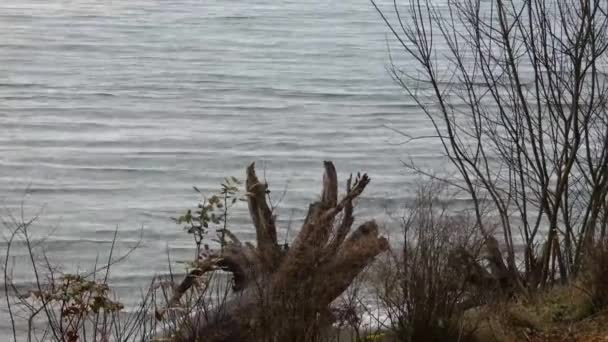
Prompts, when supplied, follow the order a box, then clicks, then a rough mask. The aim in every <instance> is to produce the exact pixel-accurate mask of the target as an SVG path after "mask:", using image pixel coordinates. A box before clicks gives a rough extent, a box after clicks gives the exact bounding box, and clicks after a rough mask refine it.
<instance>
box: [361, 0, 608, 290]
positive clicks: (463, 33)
mask: <svg viewBox="0 0 608 342" xmlns="http://www.w3.org/2000/svg"><path fill="white" fill-rule="evenodd" d="M371 1H372V3H373V5H374V7H375V8H376V9H377V11H378V12H379V13H380V15H381V17H382V19H383V20H384V22H385V23H386V24H387V25H388V27H389V29H390V31H391V32H392V34H393V35H394V37H395V38H396V41H397V44H398V46H399V48H400V50H401V49H402V50H401V51H403V54H400V55H395V53H394V50H393V51H392V53H391V67H390V71H391V74H392V76H393V77H394V79H395V80H396V81H397V82H398V83H399V84H400V85H401V87H402V88H403V89H404V90H405V92H406V93H407V94H408V95H409V96H411V98H413V99H414V100H415V101H416V102H417V104H418V105H419V107H420V108H421V109H422V111H423V112H424V113H425V114H426V116H427V117H428V119H429V122H430V124H431V125H432V126H433V128H434V131H435V133H436V135H435V136H436V138H437V139H438V140H439V141H440V143H441V146H442V152H443V153H444V154H445V156H446V157H447V158H449V161H450V162H451V164H452V165H453V166H454V167H455V168H456V170H457V174H458V175H459V176H460V177H458V178H459V179H457V182H458V184H459V185H460V186H461V187H462V188H463V189H465V190H466V192H467V194H468V195H469V196H470V198H471V199H472V202H473V206H474V210H475V213H476V216H477V223H476V225H477V226H478V229H480V230H481V232H482V233H483V234H484V235H486V236H487V237H488V238H489V236H490V235H491V234H490V233H489V230H488V229H487V226H488V225H489V224H496V223H497V224H498V225H499V227H500V228H501V229H500V232H501V234H500V240H501V245H502V247H503V249H502V250H503V259H504V262H505V267H506V269H507V270H508V272H509V274H510V277H511V281H512V283H513V284H515V285H517V286H519V287H520V288H537V287H543V286H547V285H550V284H551V283H553V282H554V281H556V280H561V281H564V282H565V281H567V280H569V279H572V278H574V277H576V276H577V274H578V273H579V271H580V269H581V266H582V265H584V262H585V258H586V256H587V253H586V251H587V250H589V249H590V248H589V247H591V246H592V245H593V244H594V243H595V242H597V241H598V240H604V239H606V225H607V223H608V210H607V209H608V208H607V202H606V200H607V199H606V195H607V193H608V110H607V100H608V78H607V68H608V53H607V51H606V50H607V48H608V37H607V34H608V1H605V0H574V1H573V0H512V1H506V0H411V1H409V2H408V3H407V4H404V5H401V4H399V3H398V2H397V1H396V0H394V1H393V2H392V3H391V6H390V8H387V7H384V6H383V5H382V4H380V3H379V2H377V1H374V0H371ZM395 56H400V57H406V58H408V62H409V61H414V62H415V64H416V67H415V68H413V67H411V63H410V64H409V65H408V67H407V68H401V67H400V66H399V60H398V57H395ZM410 166H411V167H413V168H414V169H418V166H417V165H415V164H412V165H410ZM488 215H490V217H494V218H495V222H489V221H488V220H487V219H482V218H484V217H487V216H488ZM519 246H522V247H523V251H521V253H520V250H518V249H517V248H516V247H519ZM520 256H521V258H520Z"/></svg>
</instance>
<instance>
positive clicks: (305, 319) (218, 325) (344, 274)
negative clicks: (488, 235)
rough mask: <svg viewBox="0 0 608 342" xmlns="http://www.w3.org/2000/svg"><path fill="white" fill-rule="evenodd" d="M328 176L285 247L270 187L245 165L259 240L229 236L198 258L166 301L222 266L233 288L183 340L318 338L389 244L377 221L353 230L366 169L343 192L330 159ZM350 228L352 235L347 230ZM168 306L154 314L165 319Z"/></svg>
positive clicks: (174, 302)
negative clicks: (339, 301) (334, 308)
mask: <svg viewBox="0 0 608 342" xmlns="http://www.w3.org/2000/svg"><path fill="white" fill-rule="evenodd" d="M324 167H325V174H324V176H323V188H322V191H321V198H320V200H319V201H317V202H314V203H312V204H310V206H309V209H308V214H307V216H306V219H305V221H304V223H303V225H302V228H301V229H300V232H299V234H298V235H297V237H296V239H295V240H294V241H293V243H292V245H291V247H290V248H289V249H288V250H284V249H282V248H281V247H280V245H279V243H278V241H277V228H276V224H275V222H276V217H275V216H274V213H273V212H272V210H271V209H270V207H269V205H268V203H267V200H266V198H267V196H266V194H267V193H266V192H267V185H266V184H264V183H262V182H261V181H260V180H259V179H258V177H257V176H256V173H255V166H254V164H251V165H250V166H249V167H248V168H247V181H246V187H247V201H248V205H249V213H250V216H251V220H252V222H253V225H254V227H255V231H256V239H257V245H256V246H253V245H252V244H247V243H246V244H243V243H241V242H240V241H238V240H237V239H236V238H235V237H234V236H233V235H231V234H229V237H230V241H229V243H228V244H227V246H226V247H225V248H224V249H223V252H222V253H221V254H218V255H213V256H209V257H207V258H205V259H204V260H201V261H200V262H199V263H198V267H197V268H196V269H194V270H193V271H191V272H190V274H188V275H187V276H186V278H185V279H184V280H183V282H182V283H181V284H180V285H179V286H178V287H177V288H176V289H175V290H174V295H173V297H172V298H171V300H170V301H169V303H168V306H169V307H172V306H178V305H179V302H180V298H181V297H182V296H183V295H184V293H186V292H187V291H188V289H189V288H190V287H191V286H192V284H193V281H194V280H195V279H196V277H199V276H201V275H203V274H205V273H207V272H210V271H212V270H214V269H217V268H218V267H219V268H222V269H224V270H227V271H229V272H231V273H232V274H233V277H234V287H233V290H234V294H233V296H232V298H231V299H230V300H229V302H228V303H227V304H226V305H225V306H224V307H223V310H222V312H217V313H215V316H213V317H211V318H210V316H209V315H208V314H207V315H205V316H204V317H203V315H202V314H201V313H194V318H193V322H194V323H192V322H191V323H190V324H188V325H187V326H184V327H182V328H181V329H178V332H177V334H176V335H175V336H176V337H175V339H176V340H179V341H199V340H200V341H206V342H219V341H223V342H226V341H313V340H315V338H316V336H317V334H318V332H319V330H320V327H321V325H323V324H327V323H328V322H329V321H330V319H329V317H330V316H331V314H330V312H331V310H330V309H331V308H330V305H331V303H332V302H333V301H334V300H335V299H336V298H337V297H338V296H340V294H342V293H343V292H344V291H345V290H346V289H347V288H348V286H349V285H350V284H351V282H352V281H353V280H354V278H355V277H356V276H357V275H358V274H359V273H360V272H361V271H362V270H363V269H364V268H365V267H366V266H367V265H368V264H370V262H371V261H372V260H373V259H374V257H376V256H377V255H378V254H379V253H381V252H382V251H384V250H386V249H387V248H388V242H387V240H386V239H385V238H383V237H379V234H378V225H377V224H376V222H374V221H368V222H365V223H363V224H361V225H360V226H359V227H358V228H357V229H355V230H354V231H353V232H352V233H350V232H351V228H352V225H353V222H354V217H353V201H354V200H355V199H356V198H357V197H359V196H360V195H361V193H362V192H363V190H364V189H365V187H366V186H367V185H368V184H369V182H370V178H369V177H368V176H367V175H366V174H363V175H357V177H356V178H355V179H354V180H353V179H352V176H351V177H350V178H349V179H348V181H347V182H346V193H345V195H344V196H343V197H342V198H339V197H338V177H337V173H336V169H335V167H334V165H333V163H331V162H329V161H326V162H324ZM349 233H350V235H349ZM163 314H164V312H163V311H160V312H157V318H158V319H162V318H163Z"/></svg>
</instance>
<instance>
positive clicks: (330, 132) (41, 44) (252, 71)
mask: <svg viewBox="0 0 608 342" xmlns="http://www.w3.org/2000/svg"><path fill="white" fill-rule="evenodd" d="M391 41H392V40H391V39H390V36H389V35H388V30H387V28H386V27H385V26H384V24H383V23H382V22H381V20H380V18H379V16H378V14H377V13H376V12H375V11H374V9H373V7H372V5H371V4H370V3H369V2H368V1H367V0H353V1H348V2H345V1H319V0H310V1H302V0H290V1H276V0H254V1H243V0H230V1H227V0H221V1H218V0H170V1H169V0H164V1H161V0H129V1H126V0H122V1H116V0H113V1H98V0H72V1H67V0H3V1H2V2H1V3H0V127H1V129H0V205H1V206H2V210H3V213H2V215H3V216H5V215H6V214H7V213H9V212H10V213H13V214H14V215H20V211H21V207H22V206H23V210H24V212H25V216H32V215H36V214H40V219H39V221H38V222H37V223H36V230H35V231H36V233H37V234H38V236H39V237H46V238H47V240H46V242H45V243H44V246H45V248H46V249H47V251H48V253H49V255H50V256H51V257H52V260H53V261H54V262H57V263H59V264H63V265H66V266H65V269H74V268H75V267H78V268H79V269H86V268H87V267H90V265H91V264H92V263H93V262H94V261H95V259H96V257H98V256H99V257H104V256H105V255H107V250H108V248H109V246H110V243H109V242H110V241H111V240H112V236H113V232H114V229H115V228H116V227H117V226H118V227H119V237H120V243H119V245H118V248H117V253H121V252H125V251H126V250H127V249H128V247H129V246H131V245H133V243H135V242H136V241H137V240H138V239H139V237H140V232H143V240H142V245H141V246H140V248H139V249H138V250H137V251H136V252H135V253H134V254H133V255H131V257H130V259H129V261H128V262H127V263H124V264H121V265H118V266H116V267H115V268H114V271H113V273H112V275H113V281H114V283H115V284H116V286H117V287H118V288H119V289H122V290H123V291H125V292H129V291H131V292H133V291H134V290H135V289H138V288H139V287H140V286H142V284H145V282H146V281H147V280H149V279H150V277H151V276H152V275H154V274H159V273H163V272H166V271H167V261H166V258H167V256H166V253H167V252H169V253H170V254H171V255H172V257H174V258H175V259H182V260H185V259H188V257H190V256H191V255H192V254H191V253H192V249H191V247H192V243H191V241H190V239H189V237H188V236H187V234H185V233H184V232H183V230H182V229H181V228H180V227H179V226H177V225H175V224H174V223H172V222H171V220H170V219H169V217H171V216H176V215H177V214H178V213H180V212H181V211H182V210H183V209H185V208H188V207H192V206H193V205H195V204H196V201H197V199H198V197H197V195H196V193H194V191H192V186H193V185H196V186H197V187H198V188H200V189H201V190H202V191H203V192H212V191H216V190H217V189H219V184H220V182H221V181H222V179H223V178H224V177H225V176H236V177H240V178H243V175H244V169H245V167H246V165H247V164H248V163H250V162H252V161H256V162H257V165H258V169H259V170H260V173H262V169H264V168H265V169H266V177H267V179H268V180H269V182H270V183H271V189H273V190H274V193H275V196H276V197H275V198H277V197H280V194H281V193H282V192H283V190H284V189H287V191H286V195H285V197H284V199H283V201H282V202H281V204H280V206H279V211H278V212H279V215H280V234H281V238H282V239H283V238H286V239H289V237H288V236H286V235H287V234H286V232H287V227H288V226H289V224H288V222H289V221H292V222H293V223H292V225H291V226H292V228H291V231H290V234H291V236H292V237H293V235H294V234H295V230H297V223H298V222H299V221H300V220H301V219H302V217H303V215H304V214H305V212H304V209H305V208H306V205H307V203H308V202H310V201H312V200H315V199H316V198H317V197H318V192H319V189H320V181H321V174H322V163H321V162H322V161H323V160H333V161H334V162H335V163H336V166H337V168H338V171H339V174H340V176H341V177H342V178H343V179H344V177H345V176H346V175H347V174H348V173H349V172H357V171H364V172H368V173H369V174H370V176H371V178H372V183H371V185H370V186H369V188H368V190H367V191H366V193H365V194H364V196H363V198H362V199H361V201H360V203H359V204H360V206H359V211H358V217H359V218H360V219H363V218H369V217H376V218H378V219H379V220H380V221H381V222H383V223H385V224H386V225H387V227H390V225H391V223H390V220H387V219H386V217H387V215H386V212H387V210H388V211H393V212H395V211H398V208H400V207H402V206H403V204H404V203H406V202H407V201H408V200H410V199H411V198H412V195H413V190H414V186H415V183H416V182H417V181H418V180H419V178H417V177H416V176H414V175H412V174H411V173H409V172H407V170H406V169H405V168H404V167H403V166H402V163H401V160H402V159H406V158H409V156H412V157H414V158H417V160H419V161H423V162H424V161H425V160H426V161H430V162H433V160H434V158H436V155H435V152H436V146H435V145H434V144H429V142H428V141H427V142H424V143H416V144H414V143H412V144H409V145H407V146H405V145H398V143H399V142H400V141H402V140H403V138H402V137H401V136H399V135H398V134H396V133H395V132H393V131H391V130H390V129H388V128H386V127H385V125H388V126H390V127H393V128H398V129H406V130H409V131H414V132H416V133H424V131H425V130H427V129H428V126H429V125H428V122H427V121H426V119H425V117H424V115H423V114H422V113H421V112H420V111H419V110H418V108H417V107H416V105H415V104H414V102H413V101H412V100H411V99H409V98H408V97H407V96H405V95H403V93H402V92H401V91H400V89H399V87H398V86H397V85H396V84H395V83H394V82H393V81H392V80H391V78H390V76H389V74H388V72H387V70H386V66H387V64H388V62H389V59H388V49H387V43H388V44H392V43H391ZM437 165H439V164H437ZM230 226H231V228H232V229H233V230H234V231H235V232H236V233H237V235H239V236H240V237H242V238H243V239H251V238H252V237H253V235H252V233H253V231H252V227H251V225H250V224H249V223H248V221H247V218H246V216H245V215H244V210H243V209H238V210H237V212H236V213H235V217H234V219H233V220H232V221H231V222H230ZM5 248H6V244H5V243H4V242H2V244H1V245H0V249H2V250H3V251H2V254H4V250H5ZM15 253H16V255H17V259H19V258H24V254H23V253H24V251H23V250H22V249H18V250H15ZM16 262H17V263H19V260H17V261H16ZM26 273H27V272H26V271H25V269H20V268H18V269H17V270H16V272H15V279H16V280H19V281H24V282H25V281H27V280H28V278H27V274H26Z"/></svg>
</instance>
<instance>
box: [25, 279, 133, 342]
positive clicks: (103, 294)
mask: <svg viewBox="0 0 608 342" xmlns="http://www.w3.org/2000/svg"><path fill="white" fill-rule="evenodd" d="M30 295H31V297H33V298H34V300H35V301H38V302H39V303H41V305H43V306H52V307H54V308H57V309H58V310H59V311H60V312H59V315H60V316H59V317H60V319H61V322H60V324H61V325H62V326H63V327H64V329H63V335H64V336H65V338H66V341H68V342H75V341H78V340H80V339H81V336H80V334H81V332H80V331H81V329H82V325H83V324H85V322H86V320H88V319H90V318H91V317H94V316H96V315H99V314H100V313H102V312H103V313H105V314H110V315H112V314H116V313H118V312H120V311H121V310H122V309H123V308H124V306H123V305H122V304H121V303H119V302H117V301H114V300H112V299H110V288H109V287H108V285H107V284H106V283H104V282H99V281H94V280H89V279H87V278H85V277H83V276H81V275H76V274H66V275H64V276H62V277H61V279H58V280H57V281H56V282H51V283H50V284H49V286H48V287H47V288H45V289H42V290H35V291H31V292H30Z"/></svg>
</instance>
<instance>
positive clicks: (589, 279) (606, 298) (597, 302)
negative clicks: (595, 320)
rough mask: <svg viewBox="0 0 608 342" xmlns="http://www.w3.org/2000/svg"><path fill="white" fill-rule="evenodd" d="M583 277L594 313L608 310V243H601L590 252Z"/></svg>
mask: <svg viewBox="0 0 608 342" xmlns="http://www.w3.org/2000/svg"><path fill="white" fill-rule="evenodd" d="M587 263H588V264H587V267H586V268H585V274H584V276H583V286H584V287H585V289H587V290H588V291H589V294H590V297H591V303H592V305H593V309H594V311H601V310H604V309H606V308H608V241H600V242H598V243H597V244H596V245H595V247H594V248H593V249H592V250H591V251H590V253H589V256H588V261H587Z"/></svg>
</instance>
